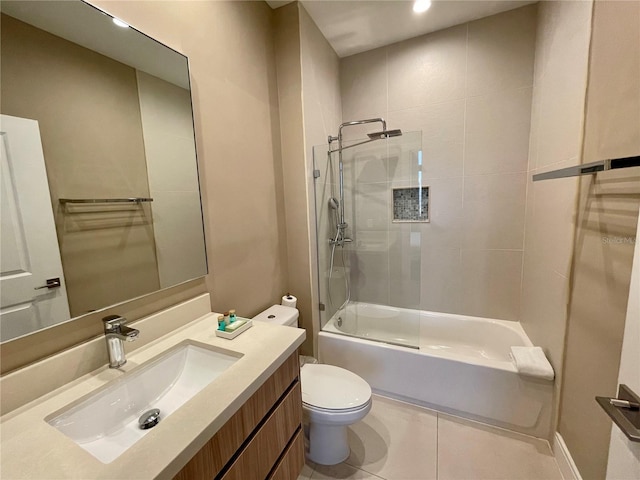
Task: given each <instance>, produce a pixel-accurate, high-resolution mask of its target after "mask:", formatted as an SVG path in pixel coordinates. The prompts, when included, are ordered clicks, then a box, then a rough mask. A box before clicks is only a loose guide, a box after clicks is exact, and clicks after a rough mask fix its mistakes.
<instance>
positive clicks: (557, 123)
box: [521, 2, 591, 431]
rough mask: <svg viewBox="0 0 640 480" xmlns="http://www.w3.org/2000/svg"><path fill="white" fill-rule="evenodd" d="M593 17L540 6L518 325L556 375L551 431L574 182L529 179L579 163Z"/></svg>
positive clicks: (579, 9) (577, 6)
mask: <svg viewBox="0 0 640 480" xmlns="http://www.w3.org/2000/svg"><path fill="white" fill-rule="evenodd" d="M590 12H591V4H590V2H542V3H540V4H539V5H538V25H537V35H536V47H535V72H534V87H533V98H532V107H531V135H530V139H529V162H528V170H529V172H528V175H527V200H526V222H525V242H524V244H525V260H524V269H523V280H522V314H521V322H522V326H523V328H524V329H525V331H526V332H527V334H528V336H529V338H530V339H531V341H532V342H533V343H534V345H539V346H541V347H542V348H543V349H544V351H545V353H546V355H547V357H548V358H549V360H550V362H551V364H552V365H553V367H554V369H555V372H556V390H555V399H554V402H555V405H554V419H553V420H552V422H553V423H552V428H551V431H553V430H555V423H556V421H557V405H558V403H557V402H558V399H559V391H560V385H561V382H562V372H563V355H564V339H565V330H566V318H567V304H568V301H569V298H568V296H569V290H568V284H569V280H568V275H569V271H570V265H571V257H572V250H573V236H574V225H575V218H574V216H575V215H574V214H575V205H576V198H577V182H576V180H575V179H562V180H549V181H544V182H535V183H534V182H532V180H531V176H532V175H533V174H534V173H538V172H540V171H545V170H550V169H552V168H561V167H565V166H570V165H575V164H577V163H579V161H580V160H579V155H580V144H581V134H582V133H581V122H582V117H583V113H584V110H583V104H584V97H585V90H586V80H585V79H586V74H587V56H588V49H589V31H590Z"/></svg>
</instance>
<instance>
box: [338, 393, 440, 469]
mask: <svg viewBox="0 0 640 480" xmlns="http://www.w3.org/2000/svg"><path fill="white" fill-rule="evenodd" d="M349 446H350V447H351V455H350V456H349V458H348V459H347V460H346V461H345V463H347V464H349V465H351V466H353V467H357V468H360V469H362V470H365V471H366V472H369V473H372V474H375V475H377V476H380V477H382V478H388V479H391V480H422V479H435V478H436V462H437V415H436V413H435V412H433V411H430V410H427V409H424V408H420V407H416V406H412V405H409V404H406V403H402V402H397V401H395V400H390V399H387V398H384V397H380V396H377V395H376V396H374V398H373V406H372V408H371V412H369V414H368V415H367V416H366V417H365V418H364V419H363V420H362V421H360V422H358V423H357V424H355V425H352V426H351V427H350V428H349Z"/></svg>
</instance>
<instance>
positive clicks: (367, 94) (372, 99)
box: [334, 48, 387, 138]
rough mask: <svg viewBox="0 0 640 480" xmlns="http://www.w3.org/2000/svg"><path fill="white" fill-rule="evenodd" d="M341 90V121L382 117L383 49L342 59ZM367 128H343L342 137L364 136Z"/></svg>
mask: <svg viewBox="0 0 640 480" xmlns="http://www.w3.org/2000/svg"><path fill="white" fill-rule="evenodd" d="M340 91H341V95H342V119H343V121H344V122H350V121H352V120H359V119H364V118H375V117H384V116H385V114H386V112H387V51H386V48H377V49H375V50H371V51H369V52H364V53H361V54H359V55H353V56H351V57H347V58H343V59H342V60H341V61H340ZM370 128H371V127H370V126H369V127H362V128H359V127H351V128H346V129H345V130H344V134H345V138H363V137H365V136H366V132H368V131H371V130H370ZM337 133H338V132H337V131H336V132H335V133H334V135H337Z"/></svg>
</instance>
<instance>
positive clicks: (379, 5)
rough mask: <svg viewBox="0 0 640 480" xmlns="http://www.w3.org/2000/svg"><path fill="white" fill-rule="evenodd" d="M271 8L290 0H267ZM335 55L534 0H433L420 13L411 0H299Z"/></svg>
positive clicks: (371, 47) (358, 50)
mask: <svg viewBox="0 0 640 480" xmlns="http://www.w3.org/2000/svg"><path fill="white" fill-rule="evenodd" d="M267 3H268V4H269V5H270V6H271V8H274V9H275V8H278V7H281V6H282V5H286V4H288V3H291V2H290V1H274V0H267ZM301 3H302V4H303V5H304V8H305V9H306V10H307V12H309V15H311V18H313V21H314V22H315V23H316V25H317V26H318V28H319V29H320V31H321V32H322V33H323V35H324V36H325V38H326V39H327V40H328V41H329V43H330V44H331V46H332V47H333V49H334V50H335V51H336V53H337V54H338V56H339V57H348V56H349V55H354V54H356V53H360V52H365V51H367V50H371V49H373V48H377V47H382V46H384V45H389V44H392V43H395V42H399V41H401V40H406V39H408V38H413V37H417V36H420V35H424V34H425V33H429V32H435V31H436V30H442V29H443V28H447V27H451V26H453V25H459V24H461V23H465V22H468V21H471V20H476V19H478V18H482V17H488V16H489V15H495V14H496V13H500V12H505V11H507V10H512V9H514V8H518V7H522V6H524V5H528V4H530V3H535V0H534V1H520V0H519V1H512V0H499V1H487V0H433V4H432V5H431V8H430V9H429V10H427V11H426V12H424V13H422V14H416V13H414V12H413V1H409V0H392V1H369V0H341V1H335V0H302V1H301Z"/></svg>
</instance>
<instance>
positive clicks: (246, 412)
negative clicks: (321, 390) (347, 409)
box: [174, 353, 304, 480]
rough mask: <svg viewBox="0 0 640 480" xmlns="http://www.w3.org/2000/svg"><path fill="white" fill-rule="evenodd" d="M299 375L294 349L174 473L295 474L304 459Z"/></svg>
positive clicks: (254, 477) (256, 478)
mask: <svg viewBox="0 0 640 480" xmlns="http://www.w3.org/2000/svg"><path fill="white" fill-rule="evenodd" d="M299 379H300V367H299V363H298V354H297V353H294V354H293V355H291V356H290V357H289V358H288V359H287V360H285V362H284V363H283V364H282V365H281V366H280V367H279V368H278V370H276V371H275V373H274V374H273V375H272V376H271V377H269V378H268V379H267V381H266V382H264V383H263V384H262V386H261V387H260V388H259V389H258V390H257V391H256V393H254V394H253V395H252V396H251V397H250V398H249V400H248V401H247V402H246V403H245V404H244V405H242V407H240V409H239V410H238V411H237V412H236V413H235V414H234V415H233V417H231V418H230V419H229V421H228V422H227V423H225V424H224V425H223V426H222V428H221V429H220V430H218V432H217V433H216V434H215V435H214V436H213V437H212V438H211V440H209V441H208V442H207V443H206V444H205V446H204V447H202V449H201V450H200V451H199V452H198V453H196V454H195V455H194V456H193V458H192V459H191V460H189V462H188V463H187V464H186V465H185V466H184V468H183V469H182V470H180V472H178V474H177V475H176V476H175V477H174V478H175V479H176V480H200V479H202V480H213V479H220V480H265V479H273V480H296V479H297V478H298V475H299V474H300V472H301V471H302V467H303V465H304V439H303V434H302V396H301V389H300V380H299Z"/></svg>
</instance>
